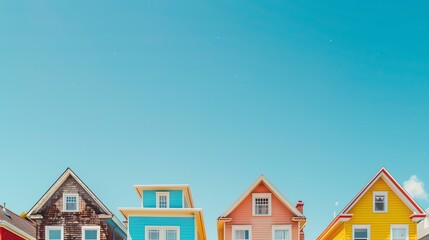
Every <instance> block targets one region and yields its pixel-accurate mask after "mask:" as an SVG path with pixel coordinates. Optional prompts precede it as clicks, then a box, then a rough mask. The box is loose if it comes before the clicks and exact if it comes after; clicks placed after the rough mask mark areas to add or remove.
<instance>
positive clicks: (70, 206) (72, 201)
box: [66, 196, 77, 211]
mask: <svg viewBox="0 0 429 240" xmlns="http://www.w3.org/2000/svg"><path fill="white" fill-rule="evenodd" d="M66 210H69V211H74V210H77V197H75V196H67V197H66Z"/></svg>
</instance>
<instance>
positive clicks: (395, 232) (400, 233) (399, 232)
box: [392, 228, 407, 240]
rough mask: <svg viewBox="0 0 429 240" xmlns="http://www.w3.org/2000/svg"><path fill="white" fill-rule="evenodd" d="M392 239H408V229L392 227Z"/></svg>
mask: <svg viewBox="0 0 429 240" xmlns="http://www.w3.org/2000/svg"><path fill="white" fill-rule="evenodd" d="M392 239H393V240H406V239H407V230H406V229H405V228H393V229H392Z"/></svg>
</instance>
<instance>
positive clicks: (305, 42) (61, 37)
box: [0, 0, 429, 239]
mask: <svg viewBox="0 0 429 240" xmlns="http://www.w3.org/2000/svg"><path fill="white" fill-rule="evenodd" d="M428 11H429V2H427V1H415V2H413V4H407V3H406V2H404V1H375V2H374V1H323V3H322V2H321V1H299V2H298V1H240V0H239V1H216V2H201V1H109V2H106V1H33V2H24V1H0V68H1V70H0V167H1V169H2V170H1V171H2V173H1V175H0V181H2V183H3V184H2V186H1V188H0V201H1V202H7V203H8V206H9V207H10V208H11V209H12V210H14V211H16V212H21V211H25V210H29V209H30V208H31V207H32V205H33V204H34V203H35V202H36V201H37V200H38V198H39V197H40V196H41V195H42V194H43V193H44V192H45V191H46V190H47V188H48V187H49V186H50V185H51V184H52V182H53V181H54V180H55V179H56V178H57V177H58V176H59V174H61V173H62V172H63V171H64V169H65V168H66V167H67V166H70V167H72V168H73V169H74V171H75V172H76V173H77V174H78V175H79V176H80V177H81V178H82V179H83V180H84V181H85V182H86V183H87V184H88V185H89V186H90V188H91V189H92V190H93V191H94V192H95V193H96V194H97V195H98V196H99V197H100V199H101V200H102V201H104V202H105V203H106V205H107V206H108V207H109V208H110V209H117V207H127V206H138V204H139V203H138V197H137V195H136V194H135V193H134V191H133V189H132V185H133V184H150V183H189V184H191V186H192V190H193V194H194V198H195V202H196V205H197V206H198V207H202V208H204V213H205V221H206V227H207V233H208V236H209V239H216V232H215V219H216V218H217V217H218V215H220V214H221V213H222V212H223V211H224V210H225V209H226V208H228V206H229V205H230V204H232V202H233V201H234V200H235V199H236V198H237V197H238V196H239V195H240V194H241V192H242V191H244V190H245V189H246V188H247V186H248V185H249V184H251V183H252V181H254V179H256V178H257V177H258V176H259V175H260V174H261V173H264V174H265V175H266V176H267V177H268V178H269V179H270V180H271V181H272V182H273V184H275V185H276V186H277V187H278V189H279V190H280V191H282V192H283V193H284V195H286V197H287V198H289V199H290V200H291V201H292V202H296V201H297V200H300V199H302V200H303V201H304V202H305V204H306V205H305V213H306V215H307V217H308V219H309V224H308V226H307V228H306V233H307V239H314V238H315V237H316V236H317V235H318V234H319V233H320V232H321V231H322V230H323V229H324V228H325V227H326V226H327V225H328V223H329V222H330V220H331V219H332V215H333V211H334V210H335V209H337V210H340V209H341V208H342V207H343V206H344V205H346V203H347V202H348V201H350V200H351V199H352V198H353V197H354V195H355V194H356V193H357V192H358V191H359V190H360V188H362V187H363V186H364V185H365V184H366V182H367V181H368V180H369V179H370V178H371V177H372V176H373V175H374V174H375V173H376V172H377V171H378V170H379V169H380V168H381V167H382V166H385V167H387V169H388V170H389V171H390V172H391V173H392V174H393V175H394V176H395V177H396V178H397V180H398V181H399V182H401V183H402V182H404V181H406V180H407V179H409V178H410V177H411V176H412V175H417V177H418V178H419V179H420V180H421V181H422V182H423V183H428V182H429V176H428V175H427V169H428V168H429V125H428V122H429V45H428V44H427V43H428V42H429V24H428V23H429V15H428V14H427V12H428ZM420 196H422V197H421V198H419V199H418V201H419V203H420V204H421V205H422V207H424V208H428V207H429V202H428V200H427V197H426V198H425V197H424V194H420ZM335 202H338V206H337V207H335Z"/></svg>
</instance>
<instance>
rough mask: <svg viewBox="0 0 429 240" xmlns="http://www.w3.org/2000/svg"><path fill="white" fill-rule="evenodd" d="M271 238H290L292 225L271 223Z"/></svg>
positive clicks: (277, 239)
mask: <svg viewBox="0 0 429 240" xmlns="http://www.w3.org/2000/svg"><path fill="white" fill-rule="evenodd" d="M272 228H273V233H272V235H273V237H272V239H273V240H291V239H292V234H291V233H292V226H291V225H273V227H272Z"/></svg>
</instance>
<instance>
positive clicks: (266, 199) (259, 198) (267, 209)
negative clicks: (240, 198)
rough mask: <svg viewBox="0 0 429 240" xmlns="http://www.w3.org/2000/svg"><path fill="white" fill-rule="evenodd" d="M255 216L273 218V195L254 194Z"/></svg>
mask: <svg viewBox="0 0 429 240" xmlns="http://www.w3.org/2000/svg"><path fill="white" fill-rule="evenodd" d="M252 202H253V216H271V193H254V194H252Z"/></svg>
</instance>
